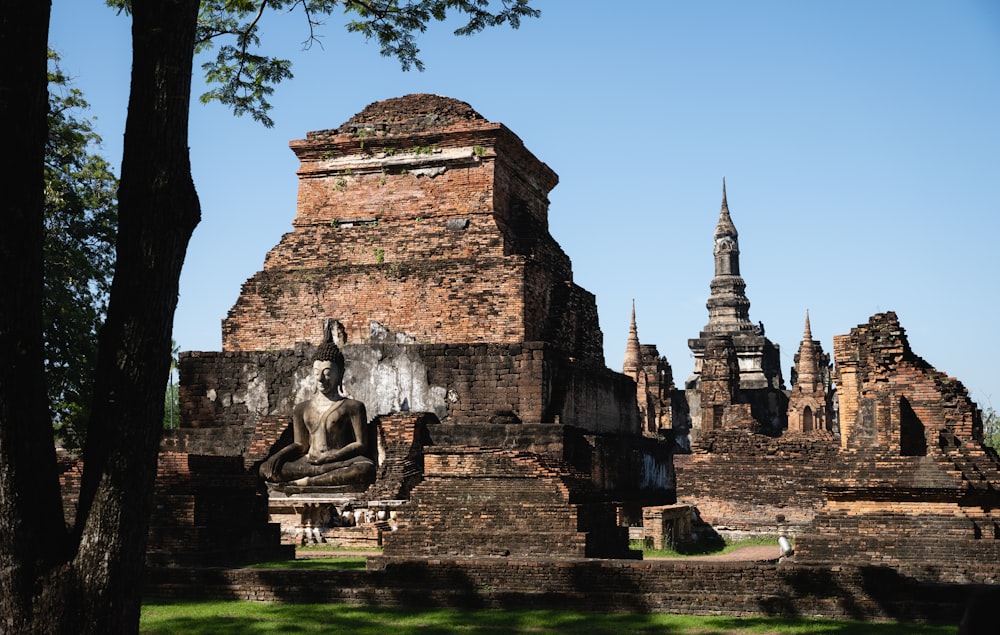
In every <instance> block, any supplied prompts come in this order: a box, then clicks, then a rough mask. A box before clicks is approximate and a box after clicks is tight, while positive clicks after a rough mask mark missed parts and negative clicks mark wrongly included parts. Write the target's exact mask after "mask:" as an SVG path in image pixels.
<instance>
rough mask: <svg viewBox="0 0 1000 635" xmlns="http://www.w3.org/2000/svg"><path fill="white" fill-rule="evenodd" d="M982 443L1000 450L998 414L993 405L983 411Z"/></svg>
mask: <svg viewBox="0 0 1000 635" xmlns="http://www.w3.org/2000/svg"><path fill="white" fill-rule="evenodd" d="M983 445H986V446H989V447H991V448H993V449H994V450H996V451H997V452H1000V415H998V414H997V411H996V410H994V409H993V406H990V407H988V408H986V410H984V411H983Z"/></svg>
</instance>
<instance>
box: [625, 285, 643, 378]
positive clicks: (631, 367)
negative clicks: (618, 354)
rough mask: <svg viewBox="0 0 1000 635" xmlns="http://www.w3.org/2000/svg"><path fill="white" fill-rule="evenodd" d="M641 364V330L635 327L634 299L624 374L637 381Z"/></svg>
mask: <svg viewBox="0 0 1000 635" xmlns="http://www.w3.org/2000/svg"><path fill="white" fill-rule="evenodd" d="M641 364H642V354H641V353H640V352H639V330H638V329H637V328H636V326H635V299H633V300H632V322H631V323H630V324H629V327H628V341H627V342H626V343H625V361H624V362H623V363H622V374H623V375H628V376H629V377H631V378H632V379H636V378H637V377H638V376H639V366H640V365H641Z"/></svg>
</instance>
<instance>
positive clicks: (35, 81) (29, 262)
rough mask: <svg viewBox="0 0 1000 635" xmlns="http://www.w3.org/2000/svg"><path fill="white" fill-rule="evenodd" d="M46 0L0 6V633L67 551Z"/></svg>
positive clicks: (20, 621) (31, 607)
mask: <svg viewBox="0 0 1000 635" xmlns="http://www.w3.org/2000/svg"><path fill="white" fill-rule="evenodd" d="M49 11H50V2H48V1H47V0H3V2H2V3H0V59H3V60H4V62H3V65H4V69H3V72H2V73H0V138H3V145H4V155H5V156H6V157H7V162H6V165H5V166H4V168H3V170H0V192H3V196H2V198H0V200H2V203H0V205H2V210H3V214H2V221H3V227H2V229H0V271H3V280H4V284H3V291H2V294H3V295H2V298H0V632H5V633H6V632H27V630H28V626H29V625H31V624H32V623H33V620H34V619H35V616H36V615H38V614H39V608H38V605H37V603H36V602H35V601H34V595H35V593H36V591H37V586H38V582H39V581H40V580H46V579H49V578H50V576H51V574H52V571H53V570H54V569H55V568H56V567H57V566H58V565H59V563H60V560H62V561H65V558H66V557H67V555H68V554H67V550H66V546H67V534H66V529H65V525H64V522H63V518H62V505H61V502H60V499H59V482H58V478H57V474H56V462H55V449H54V447H53V441H52V426H51V421H50V419H49V414H48V407H47V402H46V393H45V376H44V370H43V365H42V360H43V345H42V313H41V307H42V227H43V218H44V185H43V184H44V172H43V160H44V154H45V140H46V137H47V134H48V128H47V123H46V117H47V113H48V93H47V73H46V67H47V61H46V46H47V41H48V30H49Z"/></svg>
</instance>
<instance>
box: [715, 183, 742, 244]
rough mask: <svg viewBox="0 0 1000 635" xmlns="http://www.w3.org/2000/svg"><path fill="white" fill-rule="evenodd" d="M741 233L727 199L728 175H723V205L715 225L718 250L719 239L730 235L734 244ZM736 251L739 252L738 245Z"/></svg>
mask: <svg viewBox="0 0 1000 635" xmlns="http://www.w3.org/2000/svg"><path fill="white" fill-rule="evenodd" d="M739 235H740V234H739V232H737V231H736V225H734V224H733V219H732V217H731V216H730V215H729V201H727V200H726V177H722V207H721V208H720V209H719V222H718V224H716V226H715V241H716V250H718V247H719V239H721V238H727V237H728V239H729V240H730V241H731V242H732V243H733V244H736V243H737V238H739ZM736 251H737V252H739V246H738V245H737V246H736Z"/></svg>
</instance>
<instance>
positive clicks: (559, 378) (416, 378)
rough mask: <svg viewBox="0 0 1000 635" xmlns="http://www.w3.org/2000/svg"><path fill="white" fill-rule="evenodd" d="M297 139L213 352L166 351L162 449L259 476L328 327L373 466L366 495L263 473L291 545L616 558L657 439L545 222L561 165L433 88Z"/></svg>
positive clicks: (661, 461)
mask: <svg viewBox="0 0 1000 635" xmlns="http://www.w3.org/2000/svg"><path fill="white" fill-rule="evenodd" d="M291 148H292V150H293V151H294V152H295V154H296V156H297V157H298V158H299V160H300V168H299V170H298V176H299V195H298V211H297V214H296V217H295V219H294V221H293V223H292V231H291V232H289V233H287V234H285V235H284V236H283V237H282V239H281V241H280V243H279V244H278V245H277V246H276V247H274V248H273V249H272V250H271V251H270V252H269V253H268V254H267V257H266V259H265V262H264V268H263V269H262V270H261V271H259V272H258V273H257V274H255V275H254V276H253V277H252V278H250V279H249V280H247V282H246V283H245V284H244V285H243V288H242V291H241V293H240V296H239V298H238V299H237V301H236V303H235V305H234V306H233V308H232V309H231V310H230V312H229V314H228V316H227V317H226V318H225V319H224V320H223V324H222V331H223V350H222V351H221V352H189V353H184V354H182V356H181V361H180V375H181V410H182V429H181V430H179V431H178V432H177V433H176V434H174V435H172V436H171V438H170V439H168V442H167V445H170V446H173V449H174V450H181V451H189V452H193V451H195V450H196V449H198V448H200V450H199V451H206V452H209V453H211V454H230V455H236V456H241V457H243V460H244V467H245V469H247V470H254V469H255V467H256V466H257V465H259V464H261V463H262V462H263V461H264V460H265V459H267V457H268V456H269V455H272V454H273V453H274V452H276V451H279V450H280V448H281V447H283V446H285V445H286V444H287V443H289V442H290V440H291V439H290V437H289V432H288V427H289V420H290V416H291V414H292V408H293V407H294V406H295V404H296V403H299V402H301V401H303V400H304V399H306V398H308V397H309V395H311V394H313V392H314V391H315V379H313V378H312V376H311V368H310V365H309V363H308V362H309V360H310V359H311V357H310V356H311V353H312V350H313V347H314V345H315V344H316V343H318V342H319V341H320V340H321V339H322V338H323V335H324V331H325V330H328V331H330V332H331V333H333V336H334V340H335V342H336V343H337V344H338V345H339V348H340V349H341V350H342V352H343V355H344V357H345V359H346V373H345V377H344V384H343V386H344V391H345V393H346V394H348V395H350V397H352V398H353V399H355V400H357V401H359V402H361V403H363V404H364V406H365V408H366V409H367V413H368V417H369V418H370V419H371V420H372V426H373V429H374V430H376V435H377V446H378V456H377V470H376V471H377V474H376V482H375V483H374V484H372V485H370V486H369V487H368V488H367V489H365V490H364V491H354V492H349V491H345V490H343V489H340V490H337V489H336V488H334V489H333V490H323V491H321V490H319V489H317V488H314V487H303V488H300V489H299V490H296V491H290V490H289V488H288V487H285V488H284V490H285V491H283V492H278V491H276V489H275V488H272V491H271V499H270V507H271V511H272V515H280V513H282V510H281V509H279V508H282V509H283V513H288V514H292V515H296V514H297V515H298V518H300V522H301V524H302V527H301V530H302V531H303V539H309V538H310V536H312V537H315V536H316V535H318V534H316V533H315V532H312V530H313V529H316V528H317V527H319V526H321V525H326V526H328V525H337V524H344V525H350V524H354V523H358V521H359V520H360V519H362V518H366V519H375V525H377V526H378V527H379V528H380V529H381V530H382V531H381V534H382V537H383V540H384V553H385V555H386V556H387V557H391V556H393V555H421V554H424V555H432V554H447V555H477V554H479V555H483V554H485V555H498V554H503V555H519V554H522V555H523V554H539V553H549V554H552V555H556V554H563V555H576V556H584V555H588V556H622V555H628V554H629V552H628V544H627V532H626V531H625V529H624V528H621V527H619V518H620V517H621V514H622V513H623V512H622V510H623V509H624V510H625V512H624V513H631V514H633V515H638V513H639V512H638V510H639V507H640V506H641V505H643V504H664V503H670V502H672V501H673V489H674V484H673V468H672V461H671V458H672V457H671V447H672V445H671V444H669V443H665V442H663V441H660V440H658V439H656V438H648V437H644V436H643V435H642V433H641V425H640V420H639V411H638V408H637V405H636V400H635V387H634V386H635V385H634V383H633V382H632V380H631V379H629V378H628V377H626V376H624V375H622V374H619V373H616V372H613V371H611V370H609V369H607V368H606V367H605V365H604V354H603V336H602V333H601V331H600V328H599V325H598V318H597V308H596V302H595V298H594V296H593V294H591V293H589V292H587V291H586V290H584V289H582V288H581V287H579V286H578V285H577V284H575V283H574V282H573V274H572V268H571V265H570V260H569V258H568V257H567V255H566V254H565V253H564V252H563V250H562V249H561V248H560V247H559V245H558V244H557V243H556V241H555V240H554V239H553V238H552V236H551V235H550V234H549V232H548V193H549V191H550V190H551V189H552V188H553V187H554V186H555V185H556V183H557V180H558V179H557V177H556V174H555V173H554V172H553V171H552V170H551V169H550V168H549V167H548V166H546V165H545V164H544V163H542V162H541V161H539V160H538V159H537V158H536V157H535V156H534V155H533V154H531V152H529V151H528V150H527V148H525V146H524V144H523V143H522V142H521V140H520V139H519V138H518V137H517V136H516V135H515V134H514V133H513V132H511V131H510V130H508V129H507V128H506V127H505V126H504V125H503V124H500V123H493V122H490V121H487V120H486V119H485V118H483V117H482V116H481V115H480V114H479V113H477V112H476V111H475V110H473V109H472V108H471V107H470V106H469V105H468V104H465V103H463V102H460V101H457V100H454V99H450V98H445V97H439V96H435V95H409V96H406V97H401V98H397V99H389V100H385V101H381V102H377V103H374V104H371V105H369V106H368V107H367V108H365V109H364V110H362V111H361V112H360V113H358V114H357V115H355V116H354V117H352V118H351V119H350V120H349V121H347V122H345V123H344V124H343V125H341V126H340V127H339V128H336V129H332V130H323V131H317V132H310V133H308V134H307V135H306V138H305V139H303V140H298V141H293V142H291ZM206 445H208V446H211V447H209V448H206V447H205V446H206ZM278 489H281V488H278ZM291 490H295V488H294V487H292V488H291ZM324 501H325V502H324ZM404 501H408V502H406V504H405V505H403V502H404ZM321 502H322V503H323V504H324V505H326V507H325V508H323V509H325V511H323V510H320V511H319V512H317V505H320V503H321ZM331 505H332V507H331ZM311 525H314V526H311ZM390 529H394V531H389V530H390ZM310 532H311V533H310Z"/></svg>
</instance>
